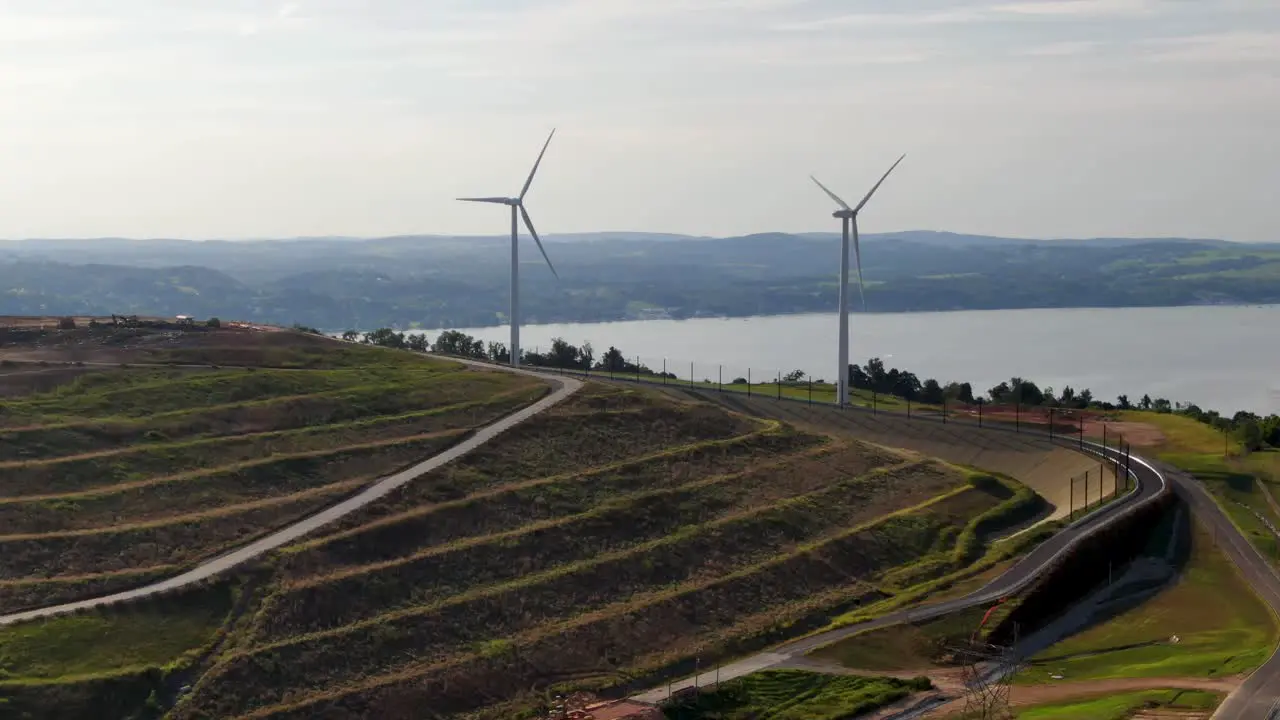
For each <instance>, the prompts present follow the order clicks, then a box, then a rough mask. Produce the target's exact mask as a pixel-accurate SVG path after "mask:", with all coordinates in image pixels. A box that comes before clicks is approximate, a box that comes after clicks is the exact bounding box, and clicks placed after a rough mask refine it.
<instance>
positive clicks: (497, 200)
mask: <svg viewBox="0 0 1280 720" xmlns="http://www.w3.org/2000/svg"><path fill="white" fill-rule="evenodd" d="M458 199H459V200H461V201H462V202H484V203H497V204H499V205H508V204H510V200H511V198H503V197H483V198H458Z"/></svg>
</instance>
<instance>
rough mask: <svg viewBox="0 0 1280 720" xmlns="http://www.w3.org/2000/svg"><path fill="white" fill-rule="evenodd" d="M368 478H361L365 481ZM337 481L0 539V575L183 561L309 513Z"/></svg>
mask: <svg viewBox="0 0 1280 720" xmlns="http://www.w3.org/2000/svg"><path fill="white" fill-rule="evenodd" d="M372 479H373V478H364V481H366V482H367V481H370V480H372ZM349 492H350V486H349V484H348V483H341V484H338V485H337V486H334V487H330V488H327V489H324V490H318V491H316V492H308V493H306V494H305V495H304V496H302V497H300V498H298V499H293V498H283V499H278V500H275V501H273V502H271V503H270V504H267V505H265V506H263V505H255V506H253V507H252V509H249V510H246V511H243V512H236V513H234V514H213V513H210V514H206V515H202V516H198V517H195V518H191V517H185V518H182V519H180V520H176V521H173V522H160V523H152V524H143V525H138V526H134V527H130V528H123V529H120V528H113V529H107V530H104V531H95V532H89V533H77V534H57V535H35V536H29V537H27V538H25V539H14V540H9V541H5V542H0V577H5V578H22V577H54V576H58V575H64V576H72V575H84V574H87V573H101V572H114V571H118V570H128V569H134V568H145V567H150V566H156V565H176V566H187V565H189V564H191V563H194V562H196V561H199V560H201V559H204V558H208V557H211V556H213V555H216V554H217V553H219V552H222V551H224V550H226V549H227V548H229V547H232V546H235V545H238V544H241V543H245V542H248V541H250V540H252V539H254V538H257V537H260V536H262V535H265V534H266V533H268V532H270V531H271V530H273V529H275V528H277V527H280V526H281V525H285V524H287V523H289V522H292V521H295V520H298V519H300V518H302V517H305V516H306V515H309V514H311V513H313V512H315V511H316V510H318V509H319V508H321V507H324V506H325V505H328V504H331V503H333V502H336V501H337V500H338V499H340V498H341V497H343V496H345V495H347V494H349Z"/></svg>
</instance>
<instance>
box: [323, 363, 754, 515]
mask: <svg viewBox="0 0 1280 720" xmlns="http://www.w3.org/2000/svg"><path fill="white" fill-rule="evenodd" d="M587 387H588V389H587V390H584V391H582V392H584V393H587V394H586V396H585V397H582V398H579V397H578V396H577V395H575V396H573V397H571V398H570V399H569V400H567V401H566V402H565V403H563V404H562V405H558V406H556V407H555V408H552V409H551V410H549V411H548V412H546V413H543V414H541V415H538V416H537V417H534V418H531V419H530V420H529V421H528V422H525V423H521V424H520V425H517V426H516V427H513V428H511V429H510V430H508V431H506V432H504V433H503V434H502V435H501V436H499V437H498V438H497V439H495V440H494V441H493V442H491V443H487V444H485V445H484V446H483V447H480V448H477V450H476V452H473V453H470V454H468V455H467V456H466V457H464V458H461V459H459V460H458V462H455V463H450V464H449V465H448V466H447V467H444V468H441V469H440V471H439V472H436V473H432V474H431V477H430V478H428V479H427V482H419V483H412V484H410V485H406V486H405V487H403V488H401V489H399V490H398V491H397V492H395V493H393V494H391V495H389V496H388V497H386V498H385V499H383V500H382V501H381V502H378V503H375V504H373V505H370V506H368V507H365V508H362V509H361V510H359V511H357V512H355V513H352V514H351V515H349V516H347V517H346V518H343V520H341V521H340V522H339V523H338V524H337V525H336V526H335V528H334V531H335V532H342V531H346V530H351V529H353V528H356V527H359V526H361V525H365V524H367V523H369V522H371V521H374V520H378V519H381V518H385V517H389V516H392V515H399V514H401V513H404V512H406V511H409V510H413V509H415V508H418V507H420V506H422V505H424V504H434V503H439V502H444V501H447V500H456V499H460V498H464V497H466V496H467V495H471V494H474V493H476V492H480V491H483V490H486V489H490V488H494V487H497V486H499V485H503V484H511V483H515V482H519V481H522V480H532V479H535V478H543V477H548V476H552V475H558V474H571V473H579V472H582V471H583V470H584V469H586V468H592V467H598V466H602V465H608V464H611V463H616V462H619V461H622V460H626V459H629V458H635V457H641V456H644V455H648V454H651V453H657V452H662V451H664V450H666V449H669V448H672V447H676V446H682V445H691V444H693V443H698V442H704V441H710V440H727V439H730V438H734V437H738V436H741V435H745V434H748V433H751V432H754V431H758V430H761V429H765V428H768V427H774V426H776V425H777V423H769V422H765V421H759V420H754V419H751V418H748V417H745V416H742V415H735V414H733V413H729V412H726V411H724V410H721V409H719V408H716V407H713V406H710V405H706V404H701V403H678V402H676V401H674V400H669V399H667V398H664V397H660V396H658V395H657V394H656V393H654V392H652V391H635V390H630V391H629V392H618V391H612V392H610V391H611V390H612V388H606V389H604V390H603V391H602V390H601V389H600V388H599V387H598V386H593V385H590V384H589V385H588V386H587ZM598 402H607V403H608V408H609V409H607V410H602V411H598V412H595V413H592V414H590V415H582V414H581V412H580V411H581V410H583V409H590V408H591V407H592V405H593V404H594V403H598ZM566 406H567V407H566Z"/></svg>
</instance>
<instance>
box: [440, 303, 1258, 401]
mask: <svg viewBox="0 0 1280 720" xmlns="http://www.w3.org/2000/svg"><path fill="white" fill-rule="evenodd" d="M836 329H837V328H836V316H835V315H834V314H811V315H785V316H771V317H754V318H734V319H698V320H647V321H635V322H614V323H583V324H563V325H525V326H523V327H522V328H521V344H522V345H523V346H524V347H525V349H530V350H532V349H535V348H539V347H540V348H541V349H546V348H547V347H548V346H549V345H550V344H551V339H552V338H555V337H563V338H564V339H565V340H568V341H569V342H571V343H574V344H581V343H583V342H584V341H585V342H590V343H591V344H592V345H593V346H594V347H595V349H596V355H597V357H598V356H599V355H600V353H601V352H603V351H604V350H605V349H607V348H608V347H609V346H610V345H613V346H616V347H617V348H618V349H620V350H622V351H623V352H624V353H626V354H627V355H628V356H629V357H631V358H635V357H636V356H637V355H638V356H640V358H641V360H642V362H644V364H646V365H648V366H649V367H652V368H656V369H660V368H661V367H662V365H663V360H664V358H665V359H666V363H667V368H668V369H669V370H670V371H671V372H674V373H676V374H677V375H679V376H680V377H681V378H687V377H689V372H690V370H689V365H690V362H692V363H694V370H693V372H694V377H695V379H697V380H702V379H704V378H709V379H711V380H712V381H715V379H716V378H717V376H718V375H720V373H721V372H723V377H724V380H725V381H729V380H731V379H733V378H734V377H746V375H747V369H748V368H750V369H751V373H752V380H755V381H759V380H767V379H770V378H772V377H774V376H775V375H776V374H777V373H778V372H779V371H781V372H783V373H785V372H788V371H790V370H795V369H802V370H804V371H806V372H808V373H812V374H813V376H814V377H815V378H826V379H831V378H834V377H835V373H836V365H837V360H836V357H837V356H836V346H835V339H836ZM463 331H464V332H466V333H468V334H470V335H474V336H475V337H478V338H481V339H483V340H498V341H502V342H506V341H507V339H508V332H509V331H508V329H507V328H505V327H488V328H470V329H463ZM870 357H880V358H883V359H884V360H885V363H886V364H887V365H889V366H893V367H899V368H904V369H907V370H911V371H912V372H915V373H916V374H917V375H919V376H920V378H921V379H922V380H923V379H925V378H928V377H934V378H937V379H938V380H940V381H943V382H946V381H950V380H956V381H968V382H972V383H973V384H974V390H975V391H978V390H986V389H987V388H990V387H992V386H993V385H996V384H998V383H999V382H1000V381H1002V380H1008V379H1009V378H1010V377H1013V376H1015V375H1016V376H1022V377H1025V378H1028V379H1030V380H1033V381H1035V382H1036V383H1037V384H1039V385H1040V386H1042V387H1043V386H1045V385H1048V386H1051V387H1053V388H1054V389H1055V390H1061V389H1062V388H1063V387H1064V386H1066V385H1071V386H1072V387H1074V388H1076V389H1077V390H1079V389H1081V388H1086V387H1087V388H1090V389H1091V390H1093V392H1094V395H1095V397H1098V398H1100V399H1106V400H1114V398H1115V397H1116V396H1117V395H1119V394H1121V393H1126V394H1128V395H1129V398H1130V400H1133V401H1136V400H1137V399H1138V398H1140V397H1142V395H1143V393H1149V394H1150V395H1151V396H1152V397H1153V398H1154V397H1166V398H1168V399H1170V400H1174V401H1178V400H1184V401H1191V402H1194V403H1196V404H1198V405H1200V406H1202V407H1205V408H1214V409H1217V410H1219V411H1225V412H1234V411H1235V410H1252V411H1254V412H1258V413H1275V412H1280V305H1268V306H1261V307H1259V306H1250V307H1216V306H1215V307H1178V308H1125V309H1058V310H993V311H972V312H947V313H889V314H875V313H870V314H865V315H862V314H855V315H854V316H852V318H851V319H850V358H851V359H852V360H853V361H854V362H859V363H864V362H866V360H867V358H870ZM722 365H723V370H721V366H722Z"/></svg>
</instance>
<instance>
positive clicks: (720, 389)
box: [716, 365, 724, 392]
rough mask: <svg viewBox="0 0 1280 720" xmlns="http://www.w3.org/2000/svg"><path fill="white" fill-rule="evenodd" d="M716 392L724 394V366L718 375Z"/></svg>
mask: <svg viewBox="0 0 1280 720" xmlns="http://www.w3.org/2000/svg"><path fill="white" fill-rule="evenodd" d="M716 392H724V366H723V365H721V366H720V370H719V371H718V372H717V373H716Z"/></svg>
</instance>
